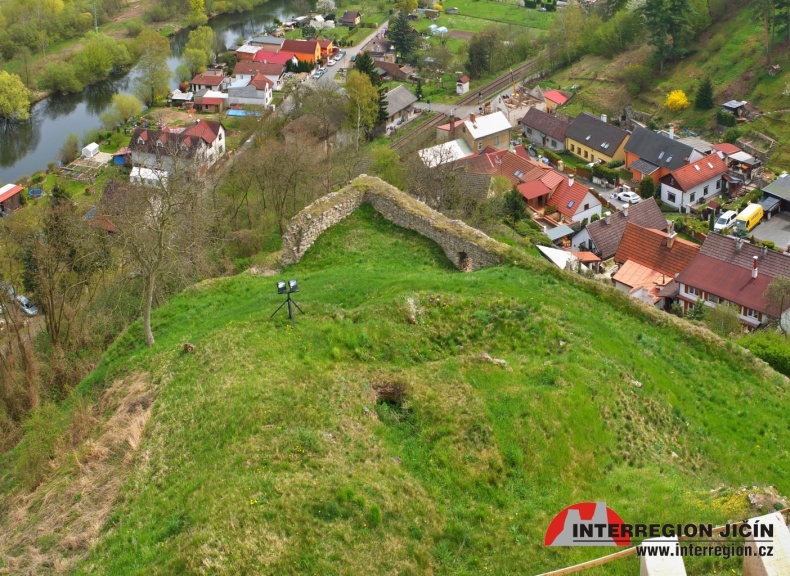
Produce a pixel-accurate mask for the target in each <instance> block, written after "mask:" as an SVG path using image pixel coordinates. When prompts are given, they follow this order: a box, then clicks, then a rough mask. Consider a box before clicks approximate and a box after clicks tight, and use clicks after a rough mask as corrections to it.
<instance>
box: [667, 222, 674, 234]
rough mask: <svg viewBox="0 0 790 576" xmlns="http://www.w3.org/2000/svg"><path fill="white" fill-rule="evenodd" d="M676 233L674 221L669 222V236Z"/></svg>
mask: <svg viewBox="0 0 790 576" xmlns="http://www.w3.org/2000/svg"><path fill="white" fill-rule="evenodd" d="M674 233H675V223H674V222H673V221H672V220H667V234H668V235H670V236H671V235H672V234H674Z"/></svg>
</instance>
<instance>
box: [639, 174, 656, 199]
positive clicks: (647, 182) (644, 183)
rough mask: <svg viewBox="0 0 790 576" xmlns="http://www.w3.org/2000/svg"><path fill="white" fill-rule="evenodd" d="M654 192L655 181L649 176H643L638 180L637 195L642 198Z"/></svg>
mask: <svg viewBox="0 0 790 576" xmlns="http://www.w3.org/2000/svg"><path fill="white" fill-rule="evenodd" d="M655 193H656V183H655V182H653V179H652V178H651V177H650V176H645V177H643V178H642V180H641V181H640V182H639V195H640V196H641V197H642V198H651V197H652V196H653V195H654V194H655Z"/></svg>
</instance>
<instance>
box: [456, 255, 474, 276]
mask: <svg viewBox="0 0 790 576" xmlns="http://www.w3.org/2000/svg"><path fill="white" fill-rule="evenodd" d="M458 268H459V269H461V270H463V271H464V272H469V271H470V270H471V269H472V262H471V261H470V260H469V255H468V254H467V253H466V252H459V253H458Z"/></svg>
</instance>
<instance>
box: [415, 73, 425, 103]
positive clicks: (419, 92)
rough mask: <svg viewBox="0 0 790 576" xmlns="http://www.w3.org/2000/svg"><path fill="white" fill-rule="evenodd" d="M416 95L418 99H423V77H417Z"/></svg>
mask: <svg viewBox="0 0 790 576" xmlns="http://www.w3.org/2000/svg"><path fill="white" fill-rule="evenodd" d="M414 95H415V96H416V97H417V100H422V97H423V94H422V79H420V78H417V86H416V88H415V89H414Z"/></svg>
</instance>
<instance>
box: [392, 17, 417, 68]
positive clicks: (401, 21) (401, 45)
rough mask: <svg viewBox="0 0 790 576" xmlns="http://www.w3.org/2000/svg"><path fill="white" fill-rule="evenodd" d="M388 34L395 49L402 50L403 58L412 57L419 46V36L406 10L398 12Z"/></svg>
mask: <svg viewBox="0 0 790 576" xmlns="http://www.w3.org/2000/svg"><path fill="white" fill-rule="evenodd" d="M388 36H389V37H390V39H391V41H392V44H393V45H394V46H395V51H396V52H400V55H401V57H402V58H403V59H405V60H409V59H411V57H412V56H413V55H414V50H415V49H416V47H417V36H416V35H415V34H414V30H413V29H412V27H411V24H409V19H408V18H407V17H406V13H405V12H398V14H397V16H395V21H394V22H393V23H392V25H391V26H390V29H389V33H388Z"/></svg>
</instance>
